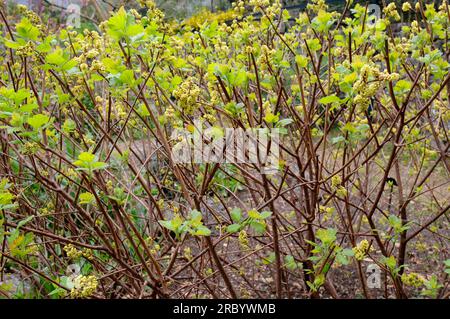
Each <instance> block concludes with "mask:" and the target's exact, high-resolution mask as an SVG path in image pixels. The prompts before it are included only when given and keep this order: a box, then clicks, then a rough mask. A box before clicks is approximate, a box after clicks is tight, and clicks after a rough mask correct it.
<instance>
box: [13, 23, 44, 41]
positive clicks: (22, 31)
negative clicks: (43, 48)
mask: <svg viewBox="0 0 450 319" xmlns="http://www.w3.org/2000/svg"><path fill="white" fill-rule="evenodd" d="M16 31H17V33H18V34H19V35H20V36H21V37H22V38H24V39H27V40H32V41H35V40H37V38H38V36H39V29H38V28H37V27H35V26H34V25H32V24H31V22H30V20H28V19H27V18H22V20H20V22H19V23H18V24H16Z"/></svg>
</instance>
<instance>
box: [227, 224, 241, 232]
mask: <svg viewBox="0 0 450 319" xmlns="http://www.w3.org/2000/svg"><path fill="white" fill-rule="evenodd" d="M240 229H241V225H240V224H231V225H228V227H227V232H228V233H230V234H233V233H236V232H238V231H239V230H240Z"/></svg>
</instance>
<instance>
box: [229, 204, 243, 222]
mask: <svg viewBox="0 0 450 319" xmlns="http://www.w3.org/2000/svg"><path fill="white" fill-rule="evenodd" d="M230 215H231V219H232V220H233V222H235V223H239V222H240V221H241V219H242V211H241V209H240V208H238V207H235V208H233V209H232V210H231V212H230Z"/></svg>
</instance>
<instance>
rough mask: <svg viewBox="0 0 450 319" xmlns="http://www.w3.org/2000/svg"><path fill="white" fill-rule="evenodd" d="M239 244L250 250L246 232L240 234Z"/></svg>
mask: <svg viewBox="0 0 450 319" xmlns="http://www.w3.org/2000/svg"><path fill="white" fill-rule="evenodd" d="M239 244H240V245H241V247H242V248H248V244H249V243H248V235H247V232H246V231H245V230H241V231H240V232H239Z"/></svg>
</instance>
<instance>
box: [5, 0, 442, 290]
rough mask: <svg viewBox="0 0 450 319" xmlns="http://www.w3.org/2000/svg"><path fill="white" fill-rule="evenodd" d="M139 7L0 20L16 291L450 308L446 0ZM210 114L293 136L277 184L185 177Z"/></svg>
mask: <svg viewBox="0 0 450 319" xmlns="http://www.w3.org/2000/svg"><path fill="white" fill-rule="evenodd" d="M140 6H141V8H138V9H139V11H138V10H137V9H132V8H130V9H129V10H126V9H124V8H123V7H119V8H117V10H116V11H115V12H113V13H112V15H111V16H109V15H108V16H107V17H105V21H104V22H102V23H100V24H98V25H95V24H94V22H92V21H91V25H90V27H89V29H83V28H81V29H79V30H78V29H76V30H75V29H73V28H70V27H67V28H60V27H59V25H57V24H52V23H50V22H49V21H51V17H50V16H48V15H43V16H42V17H41V16H39V15H37V14H36V13H35V12H33V11H30V10H28V9H27V8H25V7H18V8H17V7H15V8H13V7H9V9H8V10H6V9H7V8H3V9H2V10H1V11H0V13H1V14H0V19H1V21H2V28H1V36H0V47H1V50H0V52H1V53H0V134H1V139H0V141H1V145H0V146H1V152H0V176H1V182H0V245H1V254H0V295H1V296H2V297H4V298H24V297H32V298H211V297H212V298H236V297H241V298H271V297H278V298H330V297H332V298H347V297H353V298H355V297H357V298H360V297H364V298H409V297H413V298H416V297H420V298H423V297H429V298H448V297H449V292H448V283H449V281H448V273H449V272H450V270H449V267H450V262H449V260H448V244H449V235H450V234H449V228H448V225H449V219H448V217H449V216H448V212H449V207H450V206H449V200H450V198H449V196H448V194H449V190H450V179H449V174H450V158H449V147H450V143H449V135H448V132H449V124H450V108H449V103H450V84H449V83H450V74H449V72H448V70H449V66H450V64H449V62H448V59H449V55H450V51H449V45H448V44H449V39H448V31H449V22H450V11H449V7H448V4H447V2H443V3H440V4H433V3H431V4H427V3H425V2H424V1H422V0H420V1H418V2H417V3H411V4H409V3H404V4H403V5H401V6H396V5H395V4H394V3H392V4H388V5H386V6H384V7H383V9H382V15H381V17H380V18H378V19H374V17H373V16H370V15H369V14H368V12H367V6H365V5H359V4H355V5H354V4H351V3H347V4H345V5H344V7H343V8H342V10H341V11H339V12H336V11H331V10H329V8H328V5H327V4H326V3H325V2H324V1H322V0H315V1H312V2H311V3H310V4H308V5H307V7H306V8H305V10H304V11H301V12H300V13H298V15H296V16H291V15H290V13H289V12H288V11H285V10H283V9H282V5H281V3H280V2H278V1H268V0H250V1H245V2H244V1H239V2H237V3H236V4H234V5H233V7H232V11H229V12H228V13H227V14H229V15H230V17H232V18H231V19H230V18H229V16H228V15H226V16H223V13H219V14H215V15H213V14H206V13H205V12H201V13H200V15H199V16H200V17H201V18H198V17H197V18H195V17H192V18H191V19H189V20H183V21H176V20H172V19H166V18H165V15H164V12H163V11H161V10H160V9H158V7H157V6H156V5H155V3H154V2H153V1H140ZM136 8H137V7H136ZM401 12H403V13H404V14H407V15H408V16H409V17H410V21H409V20H406V19H405V20H404V21H403V23H400V22H402V16H403V14H402V16H400V13H401ZM47 19H50V20H47ZM408 21H409V22H408ZM198 119H202V120H203V121H204V125H205V128H206V127H207V126H208V127H212V128H213V131H214V132H215V134H216V135H217V136H221V134H223V129H224V128H227V127H232V128H280V129H281V130H282V132H284V134H283V136H282V144H281V162H280V165H279V167H278V172H277V173H276V174H274V175H267V174H263V173H262V171H261V168H262V165H260V164H250V163H249V164H236V165H231V164H224V163H210V164H199V163H191V164H183V165H182V164H177V163H174V162H173V160H172V157H171V154H172V151H173V149H174V148H177V147H180V146H181V147H183V145H187V144H189V143H191V141H190V140H189V139H187V140H183V139H181V140H180V139H173V138H172V132H173V131H174V130H176V129H179V128H184V129H186V130H189V131H191V132H193V131H194V130H195V129H196V127H195V123H196V120H198ZM183 143H184V144H183ZM374 265H375V266H377V267H379V269H380V276H381V277H380V279H381V286H380V287H378V288H374V287H373V286H372V285H371V283H370V282H368V280H367V278H368V274H367V273H366V271H367V269H373V266H374Z"/></svg>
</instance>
